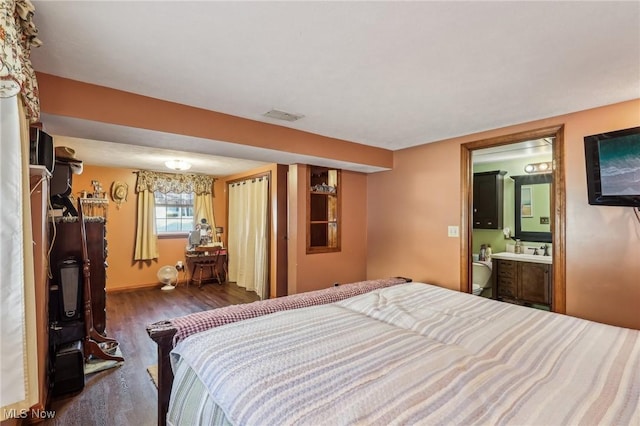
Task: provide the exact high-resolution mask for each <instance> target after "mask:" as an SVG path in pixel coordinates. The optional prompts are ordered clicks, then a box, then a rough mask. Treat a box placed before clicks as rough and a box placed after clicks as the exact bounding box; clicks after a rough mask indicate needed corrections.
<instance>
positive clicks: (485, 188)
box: [460, 126, 566, 313]
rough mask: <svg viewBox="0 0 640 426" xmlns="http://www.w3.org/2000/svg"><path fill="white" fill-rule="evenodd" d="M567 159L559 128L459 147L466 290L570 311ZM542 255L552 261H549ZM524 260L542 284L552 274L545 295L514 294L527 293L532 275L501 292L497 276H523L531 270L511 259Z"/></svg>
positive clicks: (463, 289)
mask: <svg viewBox="0 0 640 426" xmlns="http://www.w3.org/2000/svg"><path fill="white" fill-rule="evenodd" d="M562 153H563V127H562V126H554V127H548V128H542V129H537V130H531V131H526V132H521V133H517V134H512V135H506V136H500V137H495V138H489V139H483V140H478V141H474V142H470V143H467V144H463V145H462V146H461V163H462V164H461V170H462V176H461V180H462V190H461V194H462V220H461V224H462V226H461V262H460V263H461V277H460V278H461V279H460V282H461V285H460V290H461V291H465V292H469V293H474V294H478V295H482V296H485V297H492V298H495V299H499V300H503V296H504V300H505V301H512V302H514V303H521V304H525V305H531V306H536V304H535V302H536V301H538V300H540V301H545V302H547V303H542V304H541V305H546V306H547V307H548V308H549V309H550V310H552V311H554V312H560V313H564V312H565V310H566V306H565V284H564V283H565V280H564V277H565V267H564V265H565V256H564V223H565V202H564V199H565V193H564V169H563V155H562ZM545 200H546V202H545ZM516 240H520V241H518V244H517V245H519V246H522V247H521V248H519V247H515V246H516ZM545 247H546V249H545ZM519 250H522V253H523V254H524V256H519V257H514V256H513V254H514V251H519ZM545 250H546V253H547V254H548V256H544V254H545ZM535 256H541V257H535ZM491 257H493V261H492V259H491ZM527 257H528V259H526V258H527ZM496 259H503V260H496ZM525 259H526V260H531V261H532V262H534V263H541V265H537V266H540V267H541V268H544V271H546V272H544V271H543V269H540V268H538V269H540V271H542V272H540V273H541V274H543V275H542V277H544V274H545V273H546V274H547V275H546V279H547V280H548V283H549V285H548V286H547V289H548V293H547V294H543V295H539V296H538V295H535V297H536V298H534V299H531V294H530V293H529V294H522V295H519V294H516V293H515V292H517V291H520V290H518V289H523V291H527V289H528V287H527V286H529V285H530V280H529V278H530V276H531V275H529V273H528V274H527V276H524V274H523V277H522V278H523V281H522V282H518V283H516V282H515V281H513V280H515V279H516V278H514V279H513V280H511V281H505V280H504V279H502V281H501V283H502V284H503V287H501V288H498V287H497V286H498V281H499V280H497V279H496V275H497V274H498V273H500V274H501V276H502V277H504V276H505V274H507V275H510V274H512V275H514V277H515V276H517V275H519V273H517V271H520V269H521V268H520V267H521V266H529V263H527V264H526V265H525V264H524V263H522V264H521V263H520V262H516V263H513V262H511V260H517V261H522V260H525ZM495 265H502V267H503V268H504V267H506V266H510V265H515V266H513V268H514V271H513V272H505V271H504V269H503V271H502V272H499V271H497V270H493V269H494V268H495ZM516 268H517V270H516ZM474 271H475V278H476V279H475V280H474ZM536 271H537V270H536ZM536 271H534V273H537V272H536ZM505 285H506V286H507V288H505ZM536 291H537V290H536ZM498 292H499V294H498ZM530 300H533V302H530Z"/></svg>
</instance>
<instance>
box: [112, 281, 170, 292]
mask: <svg viewBox="0 0 640 426" xmlns="http://www.w3.org/2000/svg"><path fill="white" fill-rule="evenodd" d="M160 287H162V286H161V285H160V284H159V283H150V284H134V285H130V286H126V287H116V288H107V289H106V291H107V293H124V292H128V291H136V290H144V289H152V288H157V289H160Z"/></svg>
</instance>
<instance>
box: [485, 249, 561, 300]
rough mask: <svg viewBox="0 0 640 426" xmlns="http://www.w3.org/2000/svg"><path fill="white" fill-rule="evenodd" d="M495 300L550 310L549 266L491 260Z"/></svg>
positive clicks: (550, 279) (550, 278) (550, 276)
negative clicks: (544, 307) (541, 306)
mask: <svg viewBox="0 0 640 426" xmlns="http://www.w3.org/2000/svg"><path fill="white" fill-rule="evenodd" d="M493 270H494V271H495V273H494V277H495V282H494V284H495V291H494V293H493V294H495V297H496V299H498V300H501V301H504V302H510V303H515V304H518V305H528V306H531V305H543V306H546V307H547V308H549V309H551V284H552V274H551V265H550V264H547V263H534V262H523V261H515V260H504V259H493Z"/></svg>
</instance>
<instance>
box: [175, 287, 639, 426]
mask: <svg viewBox="0 0 640 426" xmlns="http://www.w3.org/2000/svg"><path fill="white" fill-rule="evenodd" d="M172 361H173V363H174V366H175V367H176V368H178V370H182V371H183V372H184V370H185V369H188V370H189V371H190V372H192V373H195V375H194V374H191V375H190V377H196V376H197V378H198V380H199V381H200V382H201V383H200V384H199V386H200V388H201V392H202V389H206V392H205V393H206V395H204V397H206V399H207V400H209V401H210V405H209V406H207V407H208V408H206V409H202V408H201V410H204V411H207V412H208V411H210V412H211V413H212V416H214V415H215V416H216V418H217V419H218V420H219V421H221V422H228V423H230V424H234V425H259V426H263V425H405V424H407V425H414V424H425V425H472V424H473V425H475V424H487V425H495V424H513V425H571V424H576V425H578V424H579V425H592V424H593V425H638V424H640V402H639V401H640V332H639V331H637V330H629V329H623V328H618V327H612V326H607V325H603V324H598V323H594V322H589V321H585V320H581V319H577V318H573V317H569V316H563V315H558V314H553V313H549V312H544V311H539V310H535V309H531V308H525V307H520V306H515V305H510V304H507V303H500V302H495V301H492V300H488V299H484V298H481V297H477V296H472V295H468V294H464V293H459V292H454V291H450V290H446V289H442V288H439V287H435V286H431V285H428V284H420V283H411V284H400V285H396V286H393V287H388V288H383V289H380V290H375V291H373V292H370V293H366V294H363V295H360V296H356V297H352V298H349V299H346V300H343V301H340V302H336V303H332V304H327V305H322V306H313V307H308V308H302V309H297V310H291V311H286V312H278V313H275V314H271V315H267V316H264V317H259V318H254V319H249V320H246V321H241V322H237V323H233V324H228V325H225V326H223V327H219V328H215V329H212V330H209V331H206V332H203V333H199V334H195V335H193V336H191V337H189V338H187V339H185V340H184V341H182V342H181V343H180V344H178V346H177V347H176V348H175V349H174V351H173V352H172ZM182 375H183V376H184V374H182ZM180 376H181V374H177V375H176V380H177V381H178V382H177V383H175V384H174V391H173V394H172V397H171V401H172V402H171V406H170V409H169V410H170V413H169V417H170V418H171V419H173V420H172V421H171V423H173V424H186V423H183V422H181V420H180V419H181V418H183V419H189V418H194V417H193V413H189V412H186V411H185V412H181V410H182V411H184V410H185V407H186V405H180V404H177V403H174V401H180V399H181V398H180V395H177V394H176V389H180V383H179V380H178V379H179V377H180ZM187 376H189V375H188V374H187ZM203 406H204V405H203ZM200 415H202V414H200ZM199 422H200V423H201V424H203V423H207V424H214V423H215V421H214V420H213V417H212V418H211V419H202V418H201V417H200V420H199Z"/></svg>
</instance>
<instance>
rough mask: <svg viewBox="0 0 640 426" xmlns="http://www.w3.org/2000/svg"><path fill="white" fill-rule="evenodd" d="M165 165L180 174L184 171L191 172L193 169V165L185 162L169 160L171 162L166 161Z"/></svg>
mask: <svg viewBox="0 0 640 426" xmlns="http://www.w3.org/2000/svg"><path fill="white" fill-rule="evenodd" d="M164 165H165V166H167V167H168V168H170V169H171V170H175V171H178V172H180V171H183V170H189V169H190V168H191V163H189V162H187V161H184V160H169V161H165V162H164Z"/></svg>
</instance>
